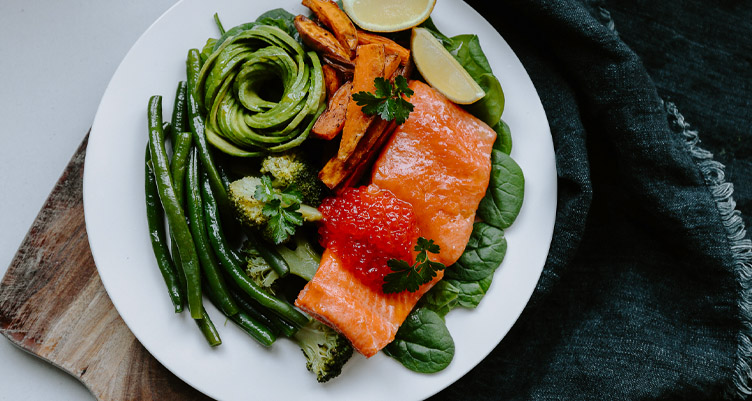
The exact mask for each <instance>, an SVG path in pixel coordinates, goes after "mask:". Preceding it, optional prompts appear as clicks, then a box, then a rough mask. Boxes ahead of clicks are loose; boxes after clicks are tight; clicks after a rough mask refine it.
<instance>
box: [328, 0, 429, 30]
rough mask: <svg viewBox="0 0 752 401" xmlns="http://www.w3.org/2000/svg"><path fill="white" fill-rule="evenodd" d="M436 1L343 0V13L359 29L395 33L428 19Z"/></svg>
mask: <svg viewBox="0 0 752 401" xmlns="http://www.w3.org/2000/svg"><path fill="white" fill-rule="evenodd" d="M435 4H436V0H344V1H342V6H343V8H344V9H345V13H347V15H348V16H349V17H350V19H351V20H352V21H353V22H354V23H355V24H356V25H358V26H359V27H360V28H361V29H364V30H366V31H372V32H397V31H404V30H406V29H410V28H412V27H414V26H417V25H419V24H420V23H421V22H423V21H425V20H426V19H428V17H429V16H430V15H431V11H433V6H434V5H435Z"/></svg>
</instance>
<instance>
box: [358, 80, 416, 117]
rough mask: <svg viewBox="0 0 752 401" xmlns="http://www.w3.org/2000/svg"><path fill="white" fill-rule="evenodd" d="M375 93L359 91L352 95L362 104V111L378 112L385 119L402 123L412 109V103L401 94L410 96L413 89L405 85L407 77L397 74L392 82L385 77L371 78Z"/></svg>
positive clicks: (368, 112) (372, 113) (359, 104)
mask: <svg viewBox="0 0 752 401" xmlns="http://www.w3.org/2000/svg"><path fill="white" fill-rule="evenodd" d="M373 84H374V86H375V87H376V93H371V92H365V91H360V92H358V93H354V94H353V95H352V98H353V100H354V101H355V103H356V104H357V105H358V106H362V107H363V108H362V110H363V113H365V114H368V115H374V114H378V115H379V116H380V117H381V118H382V119H384V120H387V121H392V120H394V121H395V122H396V123H397V124H402V123H404V122H405V120H407V117H408V116H409V115H410V112H411V111H413V104H412V103H410V102H408V101H407V100H405V98H403V97H402V95H404V96H406V97H410V96H412V95H413V93H414V92H413V90H412V89H410V87H409V86H408V85H407V79H405V77H403V76H402V75H397V78H395V80H394V83H392V82H390V81H389V80H388V79H386V78H382V77H378V78H376V79H374V80H373Z"/></svg>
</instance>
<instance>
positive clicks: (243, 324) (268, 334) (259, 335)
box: [230, 312, 277, 347]
mask: <svg viewBox="0 0 752 401" xmlns="http://www.w3.org/2000/svg"><path fill="white" fill-rule="evenodd" d="M230 319H232V321H233V322H235V324H237V325H238V326H240V328H241V329H243V331H245V332H246V333H248V334H249V335H250V336H251V337H253V338H254V339H256V341H258V342H259V343H260V344H261V345H264V346H267V347H268V346H270V345H272V344H274V341H275V340H276V339H277V336H275V335H274V333H272V331H271V330H270V329H269V328H268V327H266V326H264V325H263V324H261V323H259V322H258V321H257V320H256V319H254V318H252V317H250V316H248V315H247V314H245V312H240V313H237V314H235V315H232V316H230Z"/></svg>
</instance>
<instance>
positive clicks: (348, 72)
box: [321, 54, 355, 81]
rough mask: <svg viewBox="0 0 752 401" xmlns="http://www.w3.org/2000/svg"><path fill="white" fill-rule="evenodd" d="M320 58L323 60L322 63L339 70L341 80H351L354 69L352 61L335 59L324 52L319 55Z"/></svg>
mask: <svg viewBox="0 0 752 401" xmlns="http://www.w3.org/2000/svg"><path fill="white" fill-rule="evenodd" d="M321 60H322V61H323V64H324V65H328V66H330V67H332V68H334V69H335V70H337V71H339V73H340V74H341V75H342V80H343V81H352V76H353V70H354V69H355V63H353V62H352V61H349V60H348V61H342V60H336V59H334V58H332V57H329V56H327V55H326V54H324V55H322V56H321Z"/></svg>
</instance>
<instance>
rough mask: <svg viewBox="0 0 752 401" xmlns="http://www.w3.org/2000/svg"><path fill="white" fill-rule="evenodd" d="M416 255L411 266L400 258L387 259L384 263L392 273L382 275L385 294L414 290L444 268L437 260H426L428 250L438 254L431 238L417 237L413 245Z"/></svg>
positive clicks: (437, 249) (437, 248)
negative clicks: (416, 241)
mask: <svg viewBox="0 0 752 401" xmlns="http://www.w3.org/2000/svg"><path fill="white" fill-rule="evenodd" d="M415 250H416V251H417V252H418V255H417V256H416V257H415V264H413V265H412V266H411V265H410V264H409V263H408V262H405V261H404V260H400V259H389V260H388V261H387V262H386V264H387V266H389V267H391V268H392V273H389V274H387V275H386V276H385V277H384V285H382V287H381V289H382V291H384V293H385V294H391V293H397V292H402V291H405V290H407V291H410V292H415V291H418V289H419V288H420V286H422V285H423V284H426V283H428V282H430V281H431V280H432V279H433V278H434V277H436V272H437V271H439V270H444V268H445V267H446V266H444V265H443V264H442V263H439V262H433V261H431V260H428V252H431V253H433V254H438V253H439V251H440V249H439V246H438V245H436V244H435V243H434V242H433V240H432V239H425V238H423V237H419V238H418V243H417V244H416V245H415Z"/></svg>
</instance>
